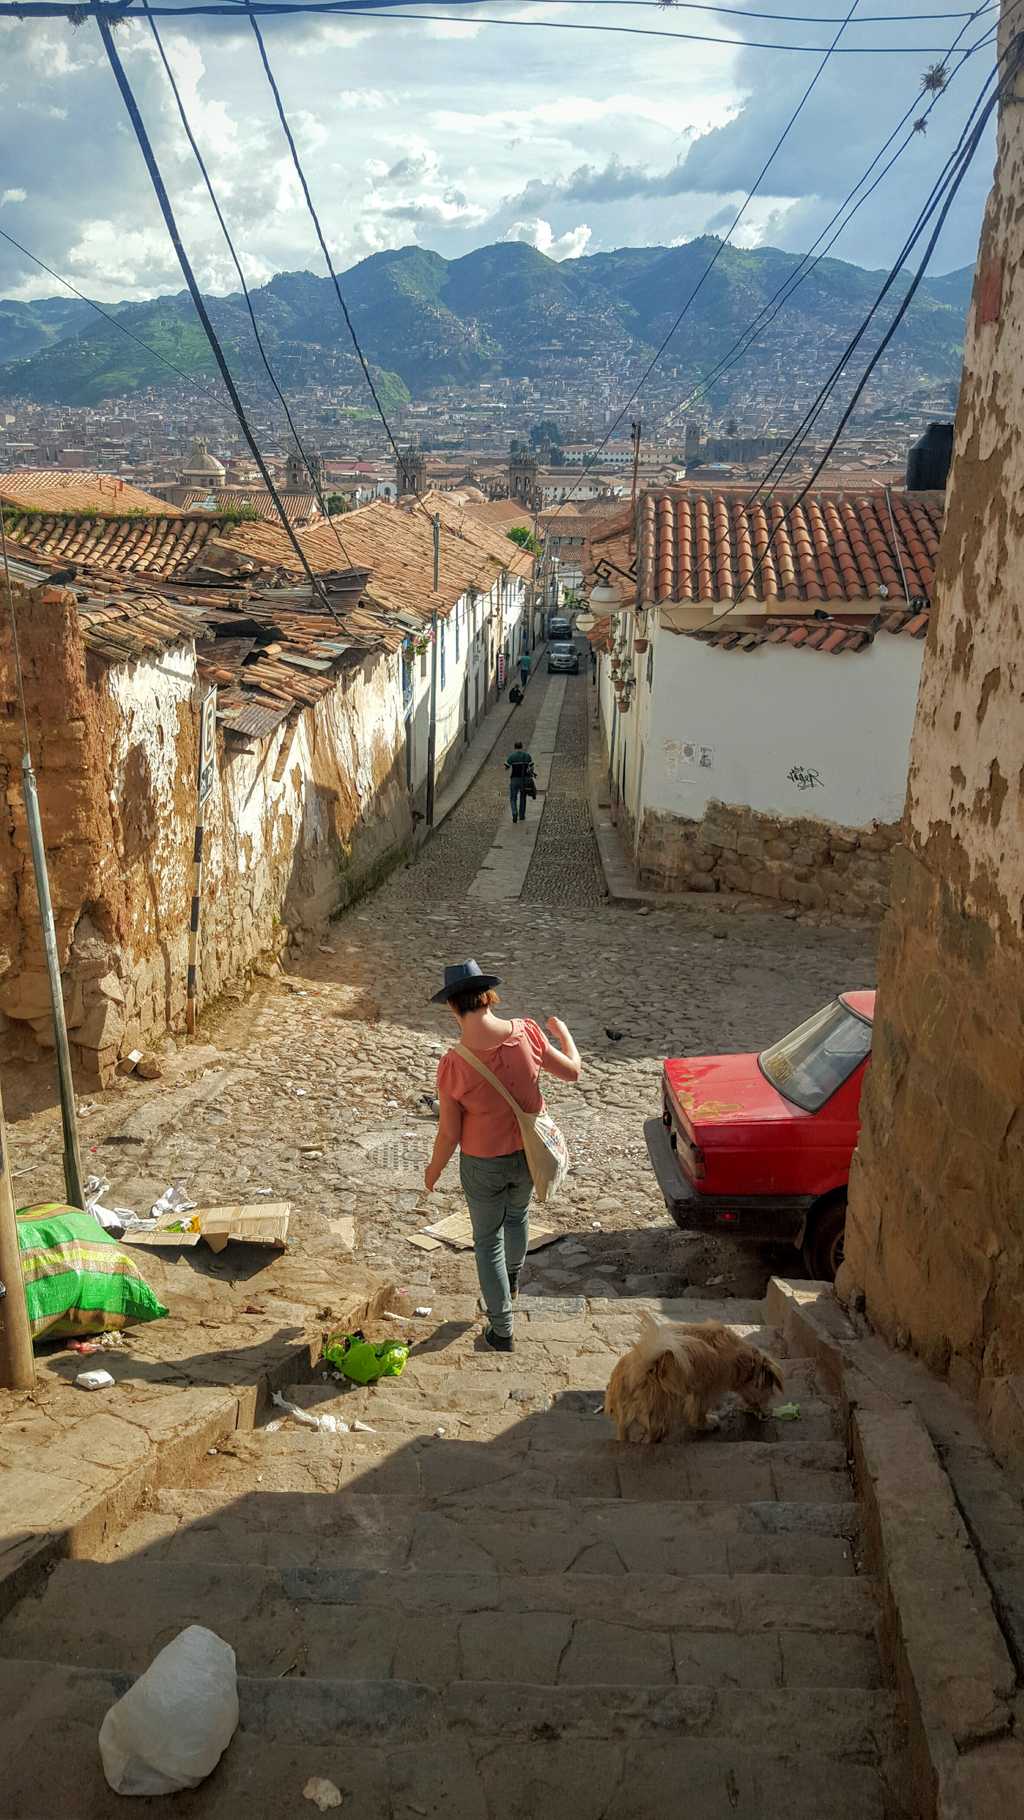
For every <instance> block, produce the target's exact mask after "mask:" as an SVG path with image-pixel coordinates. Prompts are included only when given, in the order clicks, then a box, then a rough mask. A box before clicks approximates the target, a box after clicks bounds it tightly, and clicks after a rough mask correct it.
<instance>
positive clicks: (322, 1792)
mask: <svg viewBox="0 0 1024 1820" xmlns="http://www.w3.org/2000/svg"><path fill="white" fill-rule="evenodd" d="M302 1792H303V1794H304V1795H305V1797H306V1800H307V1801H312V1802H313V1803H314V1805H315V1806H316V1807H318V1808H319V1809H320V1812H321V1813H322V1814H326V1813H327V1811H328V1809H329V1808H332V1807H340V1806H341V1804H342V1801H343V1800H344V1796H343V1795H342V1792H341V1790H340V1788H339V1787H338V1785H337V1783H335V1782H329V1781H328V1779H327V1777H326V1776H310V1778H309V1781H308V1782H307V1783H306V1786H305V1788H304V1789H303V1791H302Z"/></svg>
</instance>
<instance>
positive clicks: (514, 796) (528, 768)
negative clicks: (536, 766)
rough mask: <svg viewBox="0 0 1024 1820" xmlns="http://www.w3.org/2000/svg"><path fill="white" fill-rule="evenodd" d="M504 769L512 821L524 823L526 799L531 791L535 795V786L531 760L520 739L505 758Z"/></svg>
mask: <svg viewBox="0 0 1024 1820" xmlns="http://www.w3.org/2000/svg"><path fill="white" fill-rule="evenodd" d="M505 769H506V771H507V772H508V795H509V801H510V803H511V804H512V820H513V821H514V822H524V821H525V820H526V798H527V796H528V795H529V794H530V793H531V790H532V792H533V793H534V794H536V788H537V786H536V784H535V783H534V781H533V759H532V758H531V757H530V754H529V753H528V752H527V750H526V748H525V746H524V745H523V742H522V740H521V739H517V740H516V743H515V746H514V748H513V750H512V751H511V752H510V753H509V755H508V757H507V758H506V760H505Z"/></svg>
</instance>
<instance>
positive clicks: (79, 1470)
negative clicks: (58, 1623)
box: [0, 1283, 395, 1620]
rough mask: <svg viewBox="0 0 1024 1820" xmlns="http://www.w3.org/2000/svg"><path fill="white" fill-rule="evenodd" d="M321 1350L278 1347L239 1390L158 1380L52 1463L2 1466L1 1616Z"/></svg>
mask: <svg viewBox="0 0 1024 1820" xmlns="http://www.w3.org/2000/svg"><path fill="white" fill-rule="evenodd" d="M394 1294H395V1291H394V1289H393V1287H392V1286H391V1285H390V1284H383V1283H382V1284H381V1285H380V1286H379V1288H378V1289H377V1290H376V1291H375V1292H374V1293H373V1295H372V1296H370V1297H369V1298H367V1297H366V1296H363V1297H362V1298H361V1299H360V1300H359V1301H357V1302H355V1303H354V1304H353V1305H352V1307H351V1308H350V1309H349V1310H348V1312H347V1313H346V1314H343V1315H341V1316H339V1317H338V1319H337V1320H334V1321H332V1323H331V1324H332V1327H337V1326H342V1325H349V1324H351V1323H355V1324H358V1323H359V1322H360V1321H363V1320H368V1319H370V1318H372V1316H373V1315H374V1314H376V1313H379V1312H380V1310H381V1308H384V1307H386V1306H387V1304H388V1301H389V1299H390V1298H391V1297H393V1295H394ZM319 1356H320V1339H319V1336H317V1337H316V1338H309V1339H305V1340H303V1341H301V1342H299V1343H297V1344H296V1345H295V1346H293V1347H290V1348H289V1349H288V1350H287V1352H285V1353H284V1354H279V1356H277V1357H275V1358H274V1359H272V1360H271V1361H270V1362H269V1363H268V1364H267V1366H266V1367H265V1368H264V1369H262V1370H260V1371H259V1373H258V1375H257V1376H256V1377H255V1378H254V1381H253V1382H251V1383H248V1384H245V1385H243V1386H240V1387H232V1388H229V1389H221V1388H217V1387H213V1386H209V1385H202V1384H199V1385H195V1384H194V1385H186V1386H182V1385H174V1386H170V1385H166V1386H165V1385H159V1384H158V1385H154V1387H153V1395H152V1396H151V1397H150V1398H149V1399H148V1400H146V1401H145V1402H135V1403H133V1405H132V1410H133V1412H134V1413H133V1414H132V1415H113V1416H112V1415H111V1414H110V1413H109V1411H108V1412H103V1411H100V1412H98V1413H97V1414H96V1415H93V1414H91V1413H86V1412H85V1411H84V1410H83V1419H82V1421H81V1422H80V1423H77V1424H76V1425H75V1426H74V1428H72V1429H70V1430H68V1431H65V1433H64V1434H63V1435H62V1436H61V1437H60V1438H58V1439H55V1441H54V1444H53V1453H54V1456H55V1457H54V1461H53V1464H52V1466H51V1462H50V1460H46V1461H45V1462H40V1459H39V1453H38V1450H33V1452H32V1454H31V1455H30V1456H29V1458H28V1461H27V1463H26V1465H25V1466H24V1467H21V1466H16V1467H9V1468H5V1469H4V1471H3V1474H2V1478H0V1620H2V1619H3V1618H4V1617H6V1615H7V1613H8V1612H9V1611H10V1610H11V1609H12V1607H13V1606H14V1605H16V1604H17V1603H18V1601H19V1600H20V1599H23V1598H25V1597H27V1596H28V1595H30V1594H31V1593H32V1592H33V1591H34V1590H35V1588H36V1587H37V1586H38V1584H39V1581H40V1580H41V1579H42V1577H43V1576H44V1575H45V1574H47V1573H48V1572H49V1571H50V1569H51V1568H52V1567H54V1566H55V1565H56V1563H57V1562H58V1561H59V1560H61V1559H63V1558H64V1557H66V1556H70V1557H72V1558H74V1557H75V1556H78V1555H82V1554H86V1553H88V1552H89V1551H91V1550H93V1549H95V1548H96V1547H97V1546H98V1545H99V1543H100V1542H101V1541H102V1540H103V1538H104V1537H105V1536H106V1534H107V1532H108V1531H109V1530H111V1529H114V1530H116V1529H120V1528H122V1527H123V1526H124V1524H125V1523H126V1522H127V1521H128V1520H129V1518H131V1517H132V1516H133V1515H134V1514H135V1512H136V1511H137V1509H138V1507H139V1505H140V1504H141V1502H142V1499H143V1497H144V1495H145V1493H146V1492H147V1491H149V1490H159V1489H160V1488H161V1487H162V1486H163V1485H165V1484H167V1483H168V1482H175V1481H178V1480H180V1479H181V1478H182V1476H183V1475H187V1473H188V1472H189V1470H190V1468H191V1467H193V1466H194V1465H195V1464H196V1463H197V1462H198V1461H199V1460H201V1459H202V1458H203V1457H204V1456H205V1455H206V1454H207V1453H208V1451H209V1449H210V1448H211V1447H216V1446H218V1445H220V1443H221V1442H223V1441H225V1440H227V1439H228V1437H229V1436H230V1435H232V1434H234V1433H235V1432H236V1431H238V1430H241V1431H242V1432H243V1433H245V1432H249V1431H251V1430H252V1428H253V1427H254V1426H255V1422H256V1417H257V1414H258V1412H259V1411H260V1410H261V1409H263V1408H265V1407H266V1405H267V1403H268V1402H269V1400H270V1397H271V1396H272V1394H273V1392H274V1391H275V1390H285V1389H286V1388H287V1386H288V1385H289V1384H295V1383H298V1382H302V1381H304V1380H308V1379H309V1378H310V1377H311V1376H312V1374H313V1371H314V1369H315V1367H316V1364H317V1362H318V1360H319ZM77 1394H78V1395H81V1394H82V1393H81V1392H78V1393H77ZM86 1401H87V1399H86ZM104 1456H106V1459H105V1460H104ZM33 1462H34V1463H33ZM106 1462H109V1471H107V1472H105V1471H104V1465H105V1464H106Z"/></svg>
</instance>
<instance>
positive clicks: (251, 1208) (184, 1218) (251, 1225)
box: [125, 1201, 291, 1251]
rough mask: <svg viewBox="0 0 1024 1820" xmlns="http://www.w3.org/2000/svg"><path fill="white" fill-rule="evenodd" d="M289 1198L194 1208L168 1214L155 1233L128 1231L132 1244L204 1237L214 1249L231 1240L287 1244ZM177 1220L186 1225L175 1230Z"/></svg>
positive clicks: (171, 1242)
mask: <svg viewBox="0 0 1024 1820" xmlns="http://www.w3.org/2000/svg"><path fill="white" fill-rule="evenodd" d="M290 1213H291V1202H290V1201H258V1202H256V1203H255V1205H251V1204H250V1205H245V1204H241V1205H236V1204H231V1205H229V1206H226V1207H195V1208H193V1209H192V1210H191V1212H189V1213H185V1214H180V1213H179V1214H173V1213H169V1214H168V1215H167V1216H166V1219H165V1220H164V1221H163V1222H161V1224H160V1225H159V1226H157V1227H156V1228H155V1229H154V1230H153V1231H152V1232H139V1233H133V1232H128V1233H126V1234H125V1237H126V1238H127V1239H128V1241H129V1243H131V1244H133V1245H168V1246H170V1245H198V1243H199V1241H200V1239H205V1241H206V1243H207V1245H209V1247H210V1250H211V1251H223V1250H224V1247H225V1245H227V1243H228V1241H229V1240H234V1241H235V1242H236V1243H237V1244H244V1245H277V1246H279V1247H284V1246H285V1245H287V1243H288V1217H289V1215H290ZM175 1222H177V1223H178V1224H179V1225H180V1226H182V1227H183V1228H184V1230H183V1231H180V1232H174V1231H172V1227H173V1226H174V1224H175Z"/></svg>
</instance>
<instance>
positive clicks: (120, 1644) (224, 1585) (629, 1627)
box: [0, 1554, 879, 1689]
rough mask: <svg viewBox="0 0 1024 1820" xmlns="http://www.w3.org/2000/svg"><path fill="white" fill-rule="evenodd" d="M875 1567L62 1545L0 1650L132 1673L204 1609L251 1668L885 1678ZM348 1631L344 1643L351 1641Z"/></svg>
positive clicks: (730, 1679)
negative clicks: (772, 1568)
mask: <svg viewBox="0 0 1024 1820" xmlns="http://www.w3.org/2000/svg"><path fill="white" fill-rule="evenodd" d="M875 1616H876V1610H875V1604H874V1599H873V1588H872V1586H871V1584H870V1582H866V1581H863V1580H842V1579H837V1580H827V1581H820V1580H814V1579H808V1578H797V1579H784V1578H779V1577H776V1578H774V1579H772V1578H770V1577H766V1578H765V1579H763V1580H760V1581H753V1582H751V1581H750V1580H742V1581H736V1580H729V1579H726V1578H709V1577H707V1576H704V1577H702V1578H700V1579H696V1580H686V1579H678V1578H677V1579H671V1578H668V1577H665V1576H652V1575H646V1574H636V1575H628V1576H626V1577H625V1579H623V1578H622V1576H615V1575H605V1576H590V1577H584V1576H582V1575H576V1574H563V1575H544V1576H530V1575H515V1576H501V1575H498V1574H489V1575H488V1574H450V1573H442V1572H427V1573H409V1572H401V1571H399V1572H397V1573H381V1572H372V1571H371V1572H365V1571H364V1572H360V1571H358V1570H348V1569H345V1568H343V1567H337V1568H327V1567H318V1568H309V1567H261V1566H255V1565H252V1564H248V1565H239V1564H238V1563H229V1562H224V1561H220V1560H216V1559H215V1560H208V1561H205V1562H203V1563H199V1562H195V1563H186V1564H182V1563H180V1562H175V1561H170V1560H168V1559H166V1558H165V1559H153V1558H151V1557H149V1556H147V1555H145V1554H143V1555H139V1556H135V1557H133V1558H131V1559H128V1560H124V1561H121V1562H120V1563H119V1564H118V1566H117V1567H112V1566H110V1565H108V1564H106V1563H102V1564H101V1563H98V1562H94V1561H62V1562H61V1563H60V1564H59V1565H58V1566H57V1567H56V1568H55V1570H54V1572H53V1574H52V1575H51V1576H50V1578H49V1580H48V1581H47V1583H46V1585H45V1587H44V1589H43V1592H42V1594H41V1596H40V1597H38V1598H34V1599H25V1600H23V1601H22V1603H21V1604H20V1605H19V1606H18V1607H17V1609H16V1610H15V1611H14V1612H13V1613H12V1614H11V1615H10V1617H9V1618H8V1619H7V1621H6V1622H5V1624H4V1625H3V1627H2V1628H0V1657H3V1658H14V1657H21V1658H24V1659H26V1660H39V1659H48V1660H54V1661H58V1660H59V1661H61V1662H65V1663H67V1664H68V1665H69V1666H71V1667H79V1668H86V1667H95V1668H104V1669H111V1670H118V1671H121V1672H123V1673H128V1674H132V1675H138V1674H141V1673H142V1672H143V1670H144V1669H145V1668H146V1667H147V1665H148V1664H149V1662H150V1661H151V1660H152V1658H153V1655H154V1653H155V1651H156V1650H157V1649H160V1648H162V1647H163V1645H164V1644H165V1643H168V1642H169V1641H170V1640H171V1638H172V1637H175V1636H177V1634H178V1632H179V1631H180V1630H183V1629H184V1628H185V1626H186V1625H188V1624H193V1623H202V1624H207V1625H209V1626H210V1627H211V1629H213V1630H215V1631H216V1632H217V1634H218V1636H221V1637H223V1638H224V1639H225V1641H226V1642H228V1643H230V1644H231V1645H232V1646H233V1648H234V1649H235V1651H236V1653H237V1656H238V1669H239V1673H240V1674H244V1675H255V1676H259V1675H265V1676H275V1675H284V1674H291V1673H295V1674H299V1675H305V1676H311V1677H313V1678H316V1679H329V1678H330V1677H332V1676H337V1675H343V1676H344V1678H345V1679H346V1680H353V1679H359V1680H368V1681H373V1680H382V1679H388V1678H390V1677H400V1678H401V1679H403V1680H415V1681H427V1682H429V1683H430V1684H432V1685H434V1686H440V1685H444V1684H447V1683H450V1682H456V1681H467V1680H468V1681H475V1680H479V1681H492V1680H497V1681H503V1682H504V1681H513V1682H516V1681H522V1682H531V1683H537V1684H544V1685H551V1686H555V1685H557V1686H594V1685H599V1684H605V1683H607V1681H608V1677H609V1667H610V1664H614V1674H615V1681H616V1683H617V1684H618V1685H619V1686H622V1687H626V1686H629V1687H634V1686H636V1687H644V1686H655V1685H659V1686H660V1685H666V1686H672V1685H678V1686H691V1685H693V1684H702V1685H706V1686H708V1687H715V1688H721V1687H749V1688H759V1689H765V1688H776V1687H850V1688H865V1687H876V1686H877V1685H878V1682H879V1667H878V1653H877V1647H876V1644H875V1637H874V1625H875ZM342 1639H343V1647H342V1648H339V1640H342Z"/></svg>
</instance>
